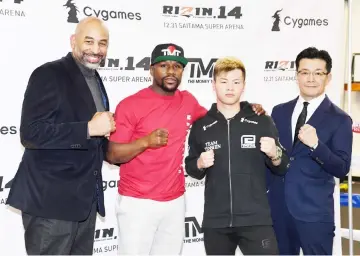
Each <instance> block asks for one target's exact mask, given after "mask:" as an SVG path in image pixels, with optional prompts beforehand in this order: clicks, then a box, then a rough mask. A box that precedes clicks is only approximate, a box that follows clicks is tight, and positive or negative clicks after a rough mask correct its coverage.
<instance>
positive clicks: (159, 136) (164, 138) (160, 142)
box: [144, 129, 169, 148]
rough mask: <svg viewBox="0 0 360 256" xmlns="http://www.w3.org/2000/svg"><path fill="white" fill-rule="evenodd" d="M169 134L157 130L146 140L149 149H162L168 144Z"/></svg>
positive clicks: (164, 130)
mask: <svg viewBox="0 0 360 256" xmlns="http://www.w3.org/2000/svg"><path fill="white" fill-rule="evenodd" d="M168 137H169V132H168V131H167V130H166V129H156V130H154V131H153V132H152V133H150V134H149V135H147V136H146V137H145V138H144V139H145V141H146V145H147V147H148V148H160V147H163V146H166V145H167V143H168Z"/></svg>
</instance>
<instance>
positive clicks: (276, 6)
mask: <svg viewBox="0 0 360 256" xmlns="http://www.w3.org/2000/svg"><path fill="white" fill-rule="evenodd" d="M179 2H181V3H182V5H181V6H178V4H179ZM225 2H226V4H225ZM66 3H67V0H51V1H49V0H2V1H1V0H0V31H1V40H0V49H2V52H1V53H2V61H1V62H0V70H1V76H0V86H1V87H0V88H1V94H0V117H1V119H0V156H1V160H2V161H1V162H0V177H1V178H0V200H1V204H0V229H1V232H0V249H1V254H2V255H24V254H25V249H24V242H23V228H22V222H21V216H20V214H19V213H18V211H16V210H14V209H11V208H10V207H8V206H6V205H5V204H4V203H5V200H6V198H7V195H8V192H9V185H10V184H9V182H10V181H11V180H12V178H13V177H14V174H15V172H16V170H17V167H18V164H19V162H20V159H21V157H22V153H23V148H22V146H21V144H20V140H19V122H20V114H21V105H22V99H23V93H24V90H25V88H26V85H27V81H28V78H29V75H30V73H31V72H32V71H33V70H34V68H36V67H37V66H39V65H41V64H43V63H44V62H47V61H52V60H54V59H57V58H60V57H62V56H64V55H66V54H67V52H68V51H70V43H69V38H70V35H71V33H73V31H74V29H75V26H76V23H72V22H69V20H68V17H69V13H70V18H71V19H70V21H72V20H75V21H76V18H78V19H82V18H84V17H86V16H98V17H100V18H102V19H103V20H104V21H105V22H106V24H107V25H108V27H109V30H110V47H109V52H108V60H107V62H106V64H105V66H104V67H102V68H100V69H99V72H100V74H101V76H102V78H103V81H104V84H105V86H106V89H107V92H108V94H109V97H110V106H111V111H114V110H115V107H116V105H117V103H118V102H119V101H120V100H121V99H123V98H124V97H126V96H128V95H130V94H132V93H135V92H136V91H138V90H139V89H142V88H144V87H146V86H148V85H149V84H150V83H151V78H150V76H149V70H148V65H149V57H150V53H151V51H152V49H153V48H154V46H155V45H156V44H159V43H167V42H173V43H176V44H179V45H180V46H182V47H183V48H184V50H185V55H186V56H187V57H188V58H191V59H190V63H189V65H188V66H187V68H186V72H185V75H184V78H183V82H182V85H181V89H186V90H189V91H190V92H192V93H193V94H194V95H195V96H196V97H197V98H198V99H199V101H200V103H201V104H203V105H204V106H206V107H209V106H210V104H211V103H212V102H213V101H214V95H213V92H212V89H211V83H210V82H211V74H212V63H213V62H214V61H215V59H216V58H218V57H222V56H229V55H232V56H236V57H239V58H241V59H242V60H243V62H244V63H245V66H246V68H247V87H246V92H245V95H244V99H246V100H249V101H251V102H256V103H261V104H263V106H264V107H265V108H266V110H267V111H268V112H269V113H270V112H271V109H272V107H273V106H274V105H275V104H279V103H281V102H285V101H288V100H290V99H292V98H294V97H295V96H296V95H297V93H298V90H297V86H296V83H295V81H294V74H295V73H294V69H295V64H294V61H295V57H296V55H297V54H298V53H299V52H300V51H301V50H303V49H304V48H306V47H308V46H316V47H319V48H322V49H326V50H327V51H329V53H330V55H331V56H332V58H333V80H332V83H331V85H330V86H329V87H328V90H327V93H328V95H329V97H330V98H331V99H332V101H333V102H335V103H336V104H340V97H341V94H342V91H343V84H344V83H343V81H344V79H343V78H344V74H343V57H344V44H343V36H344V30H343V24H344V23H343V18H344V17H343V16H344V6H343V1H338V0H317V1H313V0H302V1H298V0H272V1H269V0H257V1H254V0H227V1H221V0H212V1H201V0H191V1H189V0H183V1H178V0H157V1H149V0H132V1H113V0H102V1H98V0H74V1H72V3H73V4H74V5H75V6H72V7H71V8H68V7H66V6H64V5H65V4H66ZM70 6H71V5H70ZM74 7H76V9H77V10H78V11H77V12H76V11H75V12H72V11H71V9H72V8H74ZM278 10H281V11H280V12H279V31H272V28H273V25H274V22H275V19H274V18H272V16H273V15H274V14H275V12H277V11H278ZM103 177H104V189H105V200H106V211H107V216H106V218H104V219H101V218H99V219H98V222H97V230H96V233H95V245H94V254H98V255H103V254H105V255H115V254H116V250H117V245H116V236H117V229H116V220H115V215H114V199H115V195H116V193H117V190H116V182H117V180H118V177H119V173H118V169H117V168H115V167H114V166H110V165H108V164H106V163H105V164H104V168H103ZM186 186H187V192H186V199H187V213H186V216H187V218H186V220H185V224H184V227H185V229H186V238H185V239H184V250H183V254H184V255H190V254H194V255H195V254H196V255H204V254H205V253H204V248H203V244H202V232H201V228H200V226H199V225H201V221H202V211H203V186H204V183H203V181H195V180H192V179H190V178H189V177H187V178H186ZM335 199H336V202H337V203H336V213H337V219H336V222H337V228H338V229H337V233H336V241H335V244H334V248H335V251H334V254H337V255H341V240H340V239H341V238H340V233H339V227H340V226H339V223H340V216H339V208H340V206H339V203H338V202H339V191H338V187H337V191H336V193H335Z"/></svg>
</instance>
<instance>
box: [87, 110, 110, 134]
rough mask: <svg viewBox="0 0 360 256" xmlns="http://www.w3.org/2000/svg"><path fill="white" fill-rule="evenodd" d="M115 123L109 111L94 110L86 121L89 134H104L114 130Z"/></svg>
mask: <svg viewBox="0 0 360 256" xmlns="http://www.w3.org/2000/svg"><path fill="white" fill-rule="evenodd" d="M115 129H116V125H115V121H114V117H113V113H111V112H96V113H95V115H94V116H93V117H92V118H91V120H90V121H89V122H88V131H89V135H90V136H105V135H106V134H109V133H111V132H113V131H115Z"/></svg>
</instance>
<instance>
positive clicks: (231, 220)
mask: <svg viewBox="0 0 360 256" xmlns="http://www.w3.org/2000/svg"><path fill="white" fill-rule="evenodd" d="M227 128H228V147H229V183H230V227H232V225H233V205H232V201H233V200H232V187H231V153H230V120H227Z"/></svg>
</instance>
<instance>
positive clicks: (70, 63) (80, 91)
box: [64, 53, 96, 117]
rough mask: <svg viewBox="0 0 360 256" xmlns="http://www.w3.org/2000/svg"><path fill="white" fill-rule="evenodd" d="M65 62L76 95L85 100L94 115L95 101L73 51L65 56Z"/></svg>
mask: <svg viewBox="0 0 360 256" xmlns="http://www.w3.org/2000/svg"><path fill="white" fill-rule="evenodd" d="M64 64H65V65H64V66H65V68H66V69H67V71H68V74H69V76H70V78H71V81H72V86H73V89H74V90H76V91H77V92H76V95H79V97H80V98H81V99H82V100H83V101H84V103H85V105H86V106H87V108H88V110H89V112H90V113H91V117H92V115H93V114H94V113H95V112H96V106H95V102H94V99H93V97H92V94H91V92H90V89H89V87H88V85H87V83H86V80H85V78H84V76H83V75H82V73H81V71H80V69H79V67H78V66H77V64H76V63H75V61H74V59H73V57H72V55H71V53H68V55H67V56H66V57H65V62H64Z"/></svg>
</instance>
